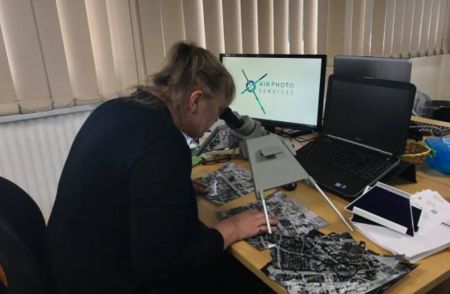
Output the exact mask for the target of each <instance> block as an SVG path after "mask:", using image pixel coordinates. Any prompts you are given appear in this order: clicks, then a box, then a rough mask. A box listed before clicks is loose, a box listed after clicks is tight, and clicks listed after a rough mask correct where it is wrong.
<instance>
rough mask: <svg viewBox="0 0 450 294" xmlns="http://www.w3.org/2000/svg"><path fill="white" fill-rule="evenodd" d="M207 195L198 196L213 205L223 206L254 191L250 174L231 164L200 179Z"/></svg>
mask: <svg viewBox="0 0 450 294" xmlns="http://www.w3.org/2000/svg"><path fill="white" fill-rule="evenodd" d="M200 180H201V181H202V182H203V183H205V184H206V185H207V186H208V193H207V194H205V195H200V196H202V197H204V198H206V199H208V200H210V201H211V202H213V203H215V204H219V205H222V204H225V203H227V202H230V201H232V200H234V199H237V198H239V197H241V196H244V195H245V194H247V193H250V192H252V191H253V190H254V188H253V180H252V174H251V173H250V172H249V171H248V170H246V169H244V168H242V167H240V166H238V165H237V164H235V163H233V162H231V163H228V164H226V165H224V166H223V167H221V168H220V169H218V170H216V171H214V172H212V173H209V174H208V175H206V176H204V177H202V178H200Z"/></svg>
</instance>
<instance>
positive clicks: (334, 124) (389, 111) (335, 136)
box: [296, 75, 416, 200]
mask: <svg viewBox="0 0 450 294" xmlns="http://www.w3.org/2000/svg"><path fill="white" fill-rule="evenodd" d="M415 91H416V88H415V86H414V85H413V84H410V83H406V82H397V81H387V80H379V79H372V78H361V77H350V76H340V75H332V76H330V78H329V81H328V92H327V100H326V106H325V114H324V122H323V128H322V132H321V133H320V134H319V136H318V137H317V138H316V139H314V141H312V142H309V143H308V144H306V145H305V146H304V147H303V148H301V149H300V150H298V151H297V154H296V158H297V160H298V161H299V162H300V164H301V165H302V166H303V168H304V169H305V170H306V171H307V172H308V173H309V174H310V176H311V177H312V178H313V179H315V181H316V182H317V183H318V184H319V185H321V186H322V187H324V188H325V189H327V190H330V191H332V192H334V193H335V194H337V195H339V196H342V197H343V198H345V199H347V200H351V199H353V198H356V197H357V196H359V195H360V194H361V193H362V192H363V191H364V189H365V188H366V187H367V186H370V185H373V184H375V183H376V182H377V181H378V180H380V179H381V178H382V177H383V176H385V175H386V174H387V173H388V172H389V171H390V170H392V169H393V168H395V166H396V165H398V164H399V163H400V158H399V156H400V155H401V154H403V152H404V149H405V145H406V139H407V134H408V126H409V123H410V120H411V111H412V107H413V102H414V95H415Z"/></svg>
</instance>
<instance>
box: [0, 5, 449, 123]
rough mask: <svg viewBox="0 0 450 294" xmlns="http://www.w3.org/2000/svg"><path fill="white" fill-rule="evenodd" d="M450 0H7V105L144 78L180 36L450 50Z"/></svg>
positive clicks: (112, 90) (421, 52) (2, 23)
mask: <svg viewBox="0 0 450 294" xmlns="http://www.w3.org/2000/svg"><path fill="white" fill-rule="evenodd" d="M449 2H450V0H0V114H12V113H19V112H22V113H24V112H34V111H40V110H47V109H51V108H58V107H66V106H72V105H78V104H85V103H92V102H96V101H99V100H103V99H108V98H110V97H114V96H117V95H118V93H119V92H120V91H121V90H123V89H126V88H128V87H130V86H133V85H137V84H143V83H145V81H146V77H147V76H148V75H149V74H151V73H153V72H155V71H157V70H158V69H159V68H160V67H161V65H162V64H163V60H164V57H165V54H166V52H167V50H168V49H169V48H170V47H171V46H172V44H174V43H175V42H177V41H179V40H188V41H193V42H195V43H197V44H198V45H199V46H202V47H205V48H207V49H209V50H211V52H213V53H214V54H215V55H218V54H219V53H221V52H227V53H279V54H289V53H292V54H293V53H296V54H316V53H323V54H327V55H328V65H332V62H333V57H334V56H335V55H337V54H351V55H373V56H395V57H405V58H409V57H416V56H427V55H437V54H447V53H450V52H449V49H450V22H449V18H450V7H449V6H450V5H449Z"/></svg>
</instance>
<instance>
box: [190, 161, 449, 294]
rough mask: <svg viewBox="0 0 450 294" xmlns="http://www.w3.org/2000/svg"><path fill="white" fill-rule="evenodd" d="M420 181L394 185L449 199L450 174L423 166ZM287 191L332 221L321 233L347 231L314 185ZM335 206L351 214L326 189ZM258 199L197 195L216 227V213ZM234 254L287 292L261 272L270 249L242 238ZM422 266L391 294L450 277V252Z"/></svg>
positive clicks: (198, 172)
mask: <svg viewBox="0 0 450 294" xmlns="http://www.w3.org/2000/svg"><path fill="white" fill-rule="evenodd" d="M235 162H236V163H237V164H239V165H240V166H242V167H244V168H247V169H249V168H250V167H249V163H248V162H245V161H242V160H237V161H235ZM222 165H223V164H216V165H208V166H198V167H196V168H194V169H193V172H192V178H197V177H200V176H203V175H206V174H208V173H210V172H212V171H214V170H216V169H218V168H220V167H221V166H222ZM417 181H418V182H417V183H405V184H399V185H395V186H396V187H398V188H399V189H402V190H404V191H406V192H409V193H415V192H418V191H421V190H425V189H432V190H435V191H437V192H439V193H440V194H441V195H442V196H443V197H444V198H446V199H447V200H449V201H450V176H445V175H442V174H440V173H438V172H435V171H433V170H430V169H427V168H421V169H419V170H418V172H417ZM285 192H286V194H288V195H289V196H291V197H293V198H295V199H296V200H297V201H299V202H300V203H301V204H302V205H304V206H305V207H307V208H308V209H310V210H311V211H313V212H314V213H316V214H317V215H319V216H321V217H323V218H324V219H326V220H327V221H328V222H329V224H330V225H329V226H327V227H325V228H323V229H321V232H323V233H325V234H328V233H331V232H338V233H343V232H348V230H347V229H346V227H345V226H344V224H343V223H342V222H341V221H340V220H339V218H338V217H337V215H336V214H335V213H334V212H333V211H332V210H331V208H330V207H329V206H328V205H327V204H326V203H325V202H324V200H323V198H322V197H321V196H320V195H319V193H318V192H317V191H316V190H315V189H314V188H313V187H311V186H308V185H306V184H304V183H300V184H299V185H298V186H297V189H295V191H291V192H287V191H285ZM326 193H327V195H328V196H329V197H330V199H331V200H332V201H333V203H334V204H335V205H336V207H337V208H338V209H339V210H340V211H341V212H342V213H343V214H344V216H345V217H346V218H347V219H348V218H349V217H350V216H351V215H350V213H349V212H347V211H345V210H344V207H345V205H346V204H347V202H346V201H345V200H343V199H341V198H339V197H337V196H335V195H333V194H332V193H330V192H326ZM253 201H255V196H254V193H250V194H248V195H246V196H244V197H241V198H239V199H236V200H234V201H231V202H230V203H227V204H225V205H222V206H220V208H219V207H218V206H216V205H214V204H212V203H211V202H209V201H207V200H205V199H203V198H198V201H197V202H198V208H199V215H200V220H201V221H202V222H203V223H204V224H206V225H207V226H213V225H214V224H215V223H216V222H217V221H218V220H217V218H216V216H215V212H216V211H218V210H221V209H229V208H232V207H237V206H242V205H244V204H247V203H249V202H253ZM351 234H352V236H353V238H354V239H355V240H363V241H365V242H366V245H367V247H368V248H369V249H371V250H373V251H375V252H378V253H380V254H389V252H387V251H386V250H384V249H382V248H381V247H379V246H377V245H375V244H374V243H373V242H371V241H369V240H368V239H367V238H365V237H364V236H363V235H361V234H360V233H359V232H353V233H351ZM230 251H231V253H232V254H233V255H234V256H235V257H236V258H237V259H239V260H240V262H241V263H242V264H244V265H245V266H246V267H247V268H248V269H250V270H251V271H252V272H253V273H255V274H256V275H257V276H258V277H259V278H260V279H261V280H263V281H264V282H265V283H266V284H267V285H269V286H270V287H271V288H272V289H273V290H275V291H276V292H277V293H286V291H285V289H284V288H283V287H282V286H280V285H279V284H278V283H276V282H274V281H273V280H271V279H269V278H268V277H267V276H266V275H265V274H264V273H263V272H262V271H261V268H263V267H264V266H265V265H266V264H267V263H268V262H270V260H271V257H270V252H269V251H268V250H264V251H259V250H258V249H256V248H254V247H252V246H251V245H249V244H248V243H246V242H244V241H241V242H237V243H235V244H234V245H232V246H231V248H230ZM418 263H419V266H418V267H417V268H416V269H414V270H413V271H412V272H410V273H409V274H408V275H407V276H406V277H404V278H403V279H401V280H400V281H399V282H397V283H396V284H395V285H394V287H393V288H391V289H390V290H389V293H425V292H427V291H429V290H431V289H432V288H434V287H435V286H437V285H439V284H440V283H442V282H444V281H446V280H448V279H450V251H449V250H444V251H442V252H440V253H437V254H435V255H432V256H430V257H428V258H426V259H423V260H421V261H419V262H418Z"/></svg>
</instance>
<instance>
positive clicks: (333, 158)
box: [297, 139, 392, 179]
mask: <svg viewBox="0 0 450 294" xmlns="http://www.w3.org/2000/svg"><path fill="white" fill-rule="evenodd" d="M343 144H345V143H343ZM380 155H381V154H379V153H376V152H371V151H369V152H368V153H366V152H362V151H361V150H360V148H358V149H352V148H351V145H350V144H348V146H340V145H339V144H337V143H336V142H330V141H328V140H326V139H319V140H316V141H314V142H311V143H309V144H307V145H306V146H304V147H303V148H301V149H300V150H299V151H298V152H297V160H299V161H300V162H302V159H303V158H307V161H308V162H315V163H317V164H322V163H323V164H324V165H327V166H329V167H330V168H331V169H333V170H334V171H335V172H337V173H340V174H343V175H351V176H355V177H360V178H362V179H372V178H374V177H376V176H377V175H378V174H379V173H380V172H381V171H383V170H384V169H385V168H386V167H388V166H390V165H392V163H391V162H390V161H389V160H387V159H386V158H388V156H382V155H381V156H380ZM305 168H306V167H305Z"/></svg>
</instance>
